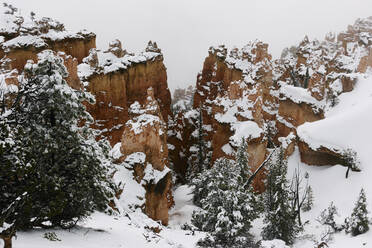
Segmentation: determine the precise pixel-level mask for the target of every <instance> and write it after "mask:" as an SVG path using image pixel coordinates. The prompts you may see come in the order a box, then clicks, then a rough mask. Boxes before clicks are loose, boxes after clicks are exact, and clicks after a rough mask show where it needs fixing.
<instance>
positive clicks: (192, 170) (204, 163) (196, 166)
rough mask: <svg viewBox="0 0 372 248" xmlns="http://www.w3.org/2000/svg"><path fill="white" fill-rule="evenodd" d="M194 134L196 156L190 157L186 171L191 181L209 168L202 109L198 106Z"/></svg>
mask: <svg viewBox="0 0 372 248" xmlns="http://www.w3.org/2000/svg"><path fill="white" fill-rule="evenodd" d="M196 132H197V137H196V138H197V139H196V154H195V155H196V156H195V157H194V156H192V157H190V164H189V166H188V171H187V173H186V174H187V175H186V177H187V180H188V181H191V180H192V179H193V178H195V177H196V176H197V175H198V174H200V173H201V172H202V171H204V170H206V169H207V168H208V167H209V161H210V159H209V152H208V148H207V144H206V142H205V138H204V137H205V136H206V134H205V131H204V124H203V107H202V106H199V109H198V117H197V120H196Z"/></svg>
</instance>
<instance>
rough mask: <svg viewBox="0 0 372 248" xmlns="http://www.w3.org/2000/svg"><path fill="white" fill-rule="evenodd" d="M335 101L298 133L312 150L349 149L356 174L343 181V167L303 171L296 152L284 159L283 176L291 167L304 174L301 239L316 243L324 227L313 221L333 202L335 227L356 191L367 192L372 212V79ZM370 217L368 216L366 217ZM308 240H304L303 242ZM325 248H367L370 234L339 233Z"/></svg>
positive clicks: (309, 244) (370, 243) (371, 242)
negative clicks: (307, 199) (306, 202)
mask: <svg viewBox="0 0 372 248" xmlns="http://www.w3.org/2000/svg"><path fill="white" fill-rule="evenodd" d="M339 99H340V102H339V104H338V105H336V106H335V107H334V108H331V109H329V110H328V111H327V112H326V118H325V119H323V120H320V121H316V122H312V123H305V124H304V125H302V126H301V127H299V128H298V130H299V132H301V133H302V135H306V140H307V142H310V143H312V144H313V145H314V146H317V145H323V146H326V147H330V148H332V147H333V148H341V149H345V148H352V149H353V150H355V151H356V152H357V154H358V157H359V159H360V162H361V167H362V171H361V172H351V174H350V175H349V178H347V179H346V178H345V174H346V168H345V167H342V166H321V167H318V166H308V165H306V164H303V163H301V162H300V155H299V152H298V150H296V151H295V153H294V154H293V155H292V156H291V157H290V159H289V163H288V164H289V170H288V177H289V178H290V177H291V176H292V174H293V172H294V170H295V169H296V168H299V169H300V170H301V171H302V172H308V173H309V175H310V177H309V184H310V185H311V187H312V188H313V191H314V200H315V202H314V207H313V209H312V210H311V211H310V212H308V213H304V214H303V219H304V221H306V220H310V224H308V225H307V226H306V228H305V230H306V231H305V233H304V234H303V235H314V238H315V239H316V240H320V236H321V233H322V232H323V231H324V227H322V226H320V225H319V223H318V222H317V221H315V218H317V217H318V216H319V215H320V212H321V211H322V210H323V209H325V208H327V207H328V206H329V204H330V203H331V202H332V201H333V202H334V204H335V206H336V207H337V208H338V212H339V215H340V216H338V219H337V220H338V223H339V224H342V223H343V221H344V219H345V217H348V216H350V214H351V212H352V210H353V208H354V204H355V202H356V200H357V198H358V196H359V192H360V190H361V188H364V189H365V190H366V196H367V201H368V209H369V211H370V212H372V180H371V179H372V156H371V152H372V143H371V141H372V76H370V77H367V78H362V77H360V78H359V79H358V82H357V84H356V87H355V89H354V90H353V91H352V92H349V93H344V94H342V95H340V96H339ZM370 217H372V215H370ZM307 238H309V237H307ZM328 245H329V247H334V248H350V247H353V248H357V247H372V231H369V232H367V233H366V234H363V235H359V236H357V237H352V236H351V235H345V233H344V232H341V233H338V234H336V235H334V239H333V241H331V242H329V244H328ZM294 247H296V248H297V247H298V248H300V247H301V248H307V247H309V248H311V247H314V245H313V243H312V242H311V241H304V240H299V241H297V242H296V244H295V245H294Z"/></svg>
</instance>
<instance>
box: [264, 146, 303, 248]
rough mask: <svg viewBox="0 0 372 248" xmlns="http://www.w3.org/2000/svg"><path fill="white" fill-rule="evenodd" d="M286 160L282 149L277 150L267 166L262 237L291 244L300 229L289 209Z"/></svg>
mask: <svg viewBox="0 0 372 248" xmlns="http://www.w3.org/2000/svg"><path fill="white" fill-rule="evenodd" d="M286 175H287V160H285V159H284V151H283V149H282V148H280V149H277V150H276V151H275V154H274V155H273V156H272V159H271V160H270V161H269V164H268V175H267V179H266V180H267V181H266V191H265V192H264V195H263V201H264V224H265V226H264V228H263V231H262V237H263V238H264V239H267V240H272V239H281V240H283V241H285V242H286V243H288V244H291V243H293V240H294V238H295V237H296V235H297V233H298V232H299V230H300V228H299V226H298V225H297V222H296V219H295V214H294V213H293V211H292V208H291V207H290V196H289V194H290V193H289V185H288V181H287V179H286Z"/></svg>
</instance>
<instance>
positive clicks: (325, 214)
mask: <svg viewBox="0 0 372 248" xmlns="http://www.w3.org/2000/svg"><path fill="white" fill-rule="evenodd" d="M335 215H338V211H337V207H336V206H335V205H334V203H333V202H331V203H330V205H329V206H328V208H327V209H324V210H323V211H322V212H321V213H320V216H319V217H318V218H317V221H318V222H319V223H320V224H322V225H327V226H329V227H331V228H332V232H339V231H341V230H342V226H341V225H339V224H337V223H336V220H335Z"/></svg>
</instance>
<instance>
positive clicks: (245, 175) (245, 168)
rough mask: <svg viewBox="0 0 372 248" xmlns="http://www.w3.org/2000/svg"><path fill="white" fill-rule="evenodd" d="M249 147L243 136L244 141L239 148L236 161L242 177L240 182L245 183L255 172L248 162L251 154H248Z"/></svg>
mask: <svg viewBox="0 0 372 248" xmlns="http://www.w3.org/2000/svg"><path fill="white" fill-rule="evenodd" d="M247 149H248V144H247V142H246V141H245V139H244V138H242V142H241V144H240V146H239V147H238V150H237V152H236V154H235V162H236V164H237V166H238V169H239V171H240V179H241V182H240V183H245V182H246V181H247V180H248V179H249V177H250V176H252V174H253V173H252V171H251V168H250V166H249V164H248V158H249V154H248V151H247Z"/></svg>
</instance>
